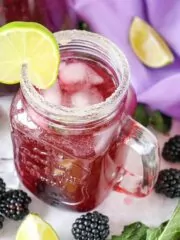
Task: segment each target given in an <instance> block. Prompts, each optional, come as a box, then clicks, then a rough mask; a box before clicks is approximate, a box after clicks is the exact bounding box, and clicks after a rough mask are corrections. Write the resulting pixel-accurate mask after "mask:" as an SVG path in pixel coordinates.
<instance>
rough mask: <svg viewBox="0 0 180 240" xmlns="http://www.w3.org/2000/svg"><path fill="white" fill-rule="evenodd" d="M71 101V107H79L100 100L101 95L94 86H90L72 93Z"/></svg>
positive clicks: (101, 98)
mask: <svg viewBox="0 0 180 240" xmlns="http://www.w3.org/2000/svg"><path fill="white" fill-rule="evenodd" d="M71 101H72V106H73V107H77V108H81V107H87V106H90V105H93V104H97V103H100V102H102V101H103V96H102V95H101V94H100V93H99V91H98V90H97V89H96V88H91V89H87V90H83V91H80V92H77V93H74V94H73V95H72V96H71Z"/></svg>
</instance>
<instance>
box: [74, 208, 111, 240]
mask: <svg viewBox="0 0 180 240" xmlns="http://www.w3.org/2000/svg"><path fill="white" fill-rule="evenodd" d="M108 222H109V218H108V217H107V216H105V215H103V214H101V213H99V212H96V211H95V212H92V213H87V214H85V215H82V216H81V217H80V218H77V219H76V221H75V223H74V224H73V226H72V234H73V236H74V238H75V239H76V240H105V239H106V238H107V236H108V235H109V224H108Z"/></svg>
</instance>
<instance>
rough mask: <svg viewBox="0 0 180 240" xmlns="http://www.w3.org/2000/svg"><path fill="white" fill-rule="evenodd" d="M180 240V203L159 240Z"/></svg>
mask: <svg viewBox="0 0 180 240" xmlns="http://www.w3.org/2000/svg"><path fill="white" fill-rule="evenodd" d="M179 239H180V202H179V203H178V206H177V207H176V209H175V211H174V213H173V215H172V217H171V218H170V220H169V222H168V223H167V225H166V227H165V228H164V231H163V233H162V234H161V235H160V237H159V238H158V240H179Z"/></svg>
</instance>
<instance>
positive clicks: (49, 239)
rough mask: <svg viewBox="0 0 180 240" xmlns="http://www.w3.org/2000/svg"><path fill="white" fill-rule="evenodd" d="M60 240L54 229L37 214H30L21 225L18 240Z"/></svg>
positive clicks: (17, 235)
mask: <svg viewBox="0 0 180 240" xmlns="http://www.w3.org/2000/svg"><path fill="white" fill-rule="evenodd" d="M36 239H37V240H58V237H57V235H56V233H55V231H54V230H53V228H52V227H51V226H50V225H49V224H48V223H46V222H45V221H43V220H42V219H41V218H40V217H39V216H38V215H36V214H29V215H28V216H27V217H26V218H25V220H24V221H23V222H22V224H21V225H20V227H19V229H18V232H17V234H16V240H36Z"/></svg>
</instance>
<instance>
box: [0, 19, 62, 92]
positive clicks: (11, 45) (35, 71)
mask: <svg viewBox="0 0 180 240" xmlns="http://www.w3.org/2000/svg"><path fill="white" fill-rule="evenodd" d="M59 62H60V54H59V48H58V43H57V42H56V39H55V37H54V36H53V34H52V33H51V32H50V31H49V30H48V29H46V28H45V27H43V26H42V25H40V24H38V23H28V22H12V23H8V24H6V25H4V26H3V27H1V28H0V82H1V83H5V84H15V83H18V82H20V80H21V68H22V64H27V65H28V74H29V79H30V80H31V82H32V84H33V85H35V86H36V87H38V88H41V89H47V88H48V87H50V86H51V85H52V84H53V83H54V82H55V81H56V79H57V74H58V67H59Z"/></svg>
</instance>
